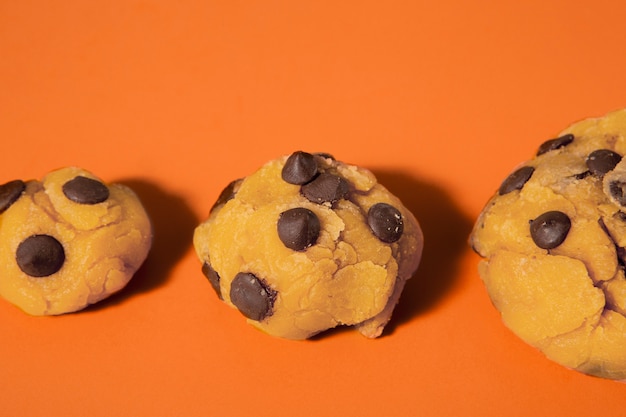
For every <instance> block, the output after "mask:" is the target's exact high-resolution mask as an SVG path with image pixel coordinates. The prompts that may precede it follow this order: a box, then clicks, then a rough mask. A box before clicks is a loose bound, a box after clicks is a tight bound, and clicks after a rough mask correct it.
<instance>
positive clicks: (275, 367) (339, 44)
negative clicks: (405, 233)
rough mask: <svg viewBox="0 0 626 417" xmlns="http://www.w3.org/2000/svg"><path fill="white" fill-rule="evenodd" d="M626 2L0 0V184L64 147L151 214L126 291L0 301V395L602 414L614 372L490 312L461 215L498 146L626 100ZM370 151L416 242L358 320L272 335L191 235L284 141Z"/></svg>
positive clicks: (448, 412)
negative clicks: (21, 303)
mask: <svg viewBox="0 0 626 417" xmlns="http://www.w3.org/2000/svg"><path fill="white" fill-rule="evenodd" d="M625 18H626V3H625V2H624V1H623V0H594V1H592V2H590V1H571V0H568V1H565V0H562V1H545V0H530V1H500V2H498V1H487V0H477V1H473V2H466V1H460V0H437V1H434V0H418V1H231V0H228V1H227V0H224V1H176V2H174V1H172V2H167V1H153V0H143V1H137V0H130V1H121V0H110V1H93V2H92V1H68V0H66V1H55V2H52V1H51V2H46V1H34V0H1V1H0V138H1V141H2V142H1V143H2V152H0V163H1V166H2V168H1V169H0V183H4V182H6V181H9V180H12V179H15V178H21V179H31V178H41V177H42V176H43V175H44V174H45V173H46V172H48V171H50V170H51V169H54V168H57V167H60V166H65V165H78V166H81V167H83V168H86V169H88V170H90V171H92V172H94V173H95V174H96V175H98V176H100V177H101V178H103V179H105V180H107V181H114V182H124V183H127V184H129V185H131V186H133V187H134V189H135V190H136V191H137V193H138V194H139V195H140V197H141V198H142V200H143V202H144V204H145V206H146V208H147V210H148V211H149V212H150V214H151V216H152V219H153V222H154V226H155V240H154V245H153V250H152V252H151V255H150V257H149V258H148V260H147V262H146V263H145V265H144V266H143V267H142V269H141V270H140V271H139V272H138V274H137V275H136V276H135V278H134V279H133V281H131V283H130V284H129V286H128V287H127V288H126V289H125V290H124V291H123V292H121V293H119V294H117V295H115V296H114V297H112V298H110V299H109V300H107V301H105V302H102V303H101V304H99V305H97V306H94V307H91V308H88V309H87V310H85V311H83V312H81V313H79V314H69V315H65V316H61V317H47V318H46V317H44V318H35V317H29V316H27V315H25V314H24V313H22V312H21V311H20V310H18V309H17V308H15V307H13V306H12V305H10V304H8V303H7V302H4V301H0V323H2V325H1V331H2V342H0V409H1V411H2V413H1V414H2V415H5V416H43V415H45V416H50V417H56V416H85V415H88V416H90V417H96V416H191V417H193V416H218V415H220V416H222V415H224V416H226V415H252V416H322V415H324V416H327V415H331V416H332V415H340V416H417V415H422V416H491V415H493V416H529V415H549V416H554V415H558V416H589V415H597V414H598V413H600V414H601V415H602V416H603V417H609V416H623V415H624V412H625V411H624V410H625V409H626V385H625V384H620V383H617V382H612V381H605V380H600V379H597V378H592V377H588V376H584V375H581V374H578V373H576V372H573V371H570V370H568V369H565V368H563V367H560V366H559V365H556V364H554V363H552V362H550V361H548V360H547V359H545V358H544V357H543V356H542V355H541V354H540V353H538V352H537V351H535V350H534V349H533V348H531V347H529V346H527V345H525V344H524V343H523V342H521V341H520V340H519V339H518V338H516V337H515V336H514V335H512V333H511V332H509V331H508V330H507V329H506V328H505V327H504V326H503V325H502V323H501V321H500V318H499V316H498V314H497V312H496V311H495V310H494V308H493V307H492V305H491V303H490V301H489V299H488V297H487V296H486V293H485V291H484V289H483V287H482V283H481V282H480V279H479V277H478V274H477V272H476V264H477V262H478V257H477V256H476V255H474V254H473V253H472V251H471V250H470V249H469V248H468V247H467V243H466V242H467V236H468V234H469V231H470V228H471V225H472V222H473V220H474V219H475V218H476V216H477V215H478V213H479V211H480V210H481V208H482V205H483V204H484V203H485V202H486V200H487V199H488V198H489V196H490V195H491V193H492V192H493V191H494V190H495V189H496V188H497V186H498V185H499V184H500V182H501V181H502V180H503V179H504V177H505V176H506V175H507V174H508V173H509V172H510V171H511V170H512V169H513V167H515V166H516V165H517V164H518V163H520V162H522V161H523V160H525V159H527V158H529V157H530V156H531V155H532V154H533V153H534V152H535V150H536V148H537V147H538V145H539V144H540V143H541V142H543V141H544V140H546V139H549V138H551V137H554V136H555V135H556V134H557V133H558V132H559V131H560V130H561V129H563V128H565V127H566V126H567V125H569V124H570V123H572V122H574V121H577V120H579V119H582V118H585V117H588V116H599V115H602V114H604V113H606V112H608V111H611V110H615V109H618V108H621V107H626V53H625V49H624V48H625V45H626V30H624V20H625ZM299 149H303V150H308V151H311V152H314V151H315V152H316V151H324V152H329V153H331V154H333V155H335V157H337V158H338V159H341V160H344V161H346V162H351V163H356V164H359V165H362V166H366V167H368V168H370V169H372V170H373V171H374V172H375V173H376V174H378V175H379V178H380V180H381V182H383V183H384V184H386V185H387V186H388V188H390V189H391V190H392V191H393V192H395V193H396V194H397V195H399V196H400V197H401V198H402V199H403V200H404V201H405V202H406V205H407V206H409V208H410V209H412V210H413V211H414V213H415V214H416V215H417V217H418V218H419V219H420V220H421V222H422V225H423V228H424V233H425V237H426V248H425V252H424V261H423V263H422V265H421V267H420V270H419V271H418V273H417V274H416V275H415V277H414V278H413V279H412V280H411V281H410V283H409V285H408V287H407V289H406V292H405V293H404V295H403V297H402V299H401V303H400V305H399V307H398V309H397V311H396V315H395V316H394V319H393V321H392V323H391V325H390V328H389V329H388V331H387V332H386V335H385V336H384V337H382V338H380V339H378V340H367V339H365V338H363V337H362V336H360V335H359V334H358V333H356V332H351V331H334V332H330V333H329V334H327V335H325V336H323V337H318V338H315V340H311V341H305V342H293V341H286V340H280V339H275V338H272V337H269V336H267V335H264V334H262V333H260V332H259V331H257V330H254V329H253V328H252V327H250V326H248V325H247V324H245V322H244V320H243V318H242V316H241V314H240V313H238V312H237V311H235V310H232V309H230V308H228V307H226V306H225V305H224V304H222V303H221V302H220V301H219V300H218V299H217V297H215V294H214V293H213V291H212V290H211V289H210V286H209V284H208V283H207V282H206V280H205V279H204V277H203V276H202V274H201V273H200V263H199V261H198V260H197V259H196V257H195V254H194V253H193V248H192V246H191V235H192V232H193V228H194V227H195V226H196V225H197V224H198V223H199V222H200V221H202V220H203V219H204V218H205V216H206V215H207V213H208V209H209V207H210V206H211V204H212V203H213V201H214V200H215V199H216V197H217V195H218V193H219V192H220V191H221V189H222V188H223V187H224V186H225V185H226V184H227V183H228V182H229V181H231V180H232V179H234V178H237V177H241V176H243V175H248V174H250V173H252V172H253V171H254V170H256V169H257V168H258V167H259V166H260V165H261V164H263V163H264V162H265V161H267V160H269V159H272V158H275V157H277V156H279V155H282V154H286V153H290V152H292V151H294V150H299Z"/></svg>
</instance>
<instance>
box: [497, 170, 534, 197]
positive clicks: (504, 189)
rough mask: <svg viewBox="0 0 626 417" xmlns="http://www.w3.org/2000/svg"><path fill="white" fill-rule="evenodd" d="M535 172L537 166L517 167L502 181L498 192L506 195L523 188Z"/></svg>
mask: <svg viewBox="0 0 626 417" xmlns="http://www.w3.org/2000/svg"><path fill="white" fill-rule="evenodd" d="M533 172H535V168H534V167H531V166H524V167H521V168H519V169H516V170H515V171H513V172H512V173H511V174H510V175H509V176H508V177H506V179H505V180H504V181H503V182H502V184H501V185H500V188H499V189H498V194H500V195H504V194H508V193H510V192H512V191H515V190H521V189H522V187H524V184H526V183H527V182H528V180H529V179H530V177H531V176H532V175H533Z"/></svg>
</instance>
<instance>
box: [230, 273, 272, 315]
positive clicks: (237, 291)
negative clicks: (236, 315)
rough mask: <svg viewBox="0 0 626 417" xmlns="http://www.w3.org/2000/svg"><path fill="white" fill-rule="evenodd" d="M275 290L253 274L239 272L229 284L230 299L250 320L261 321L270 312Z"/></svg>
mask: <svg viewBox="0 0 626 417" xmlns="http://www.w3.org/2000/svg"><path fill="white" fill-rule="evenodd" d="M275 299H276V291H274V290H272V289H271V288H270V287H269V286H268V285H267V284H266V283H265V282H263V281H262V280H260V279H259V278H257V277H256V276H255V275H254V274H251V273H248V272H240V273H238V274H237V275H235V278H234V279H233V282H232V283H231V284H230V301H231V302H232V303H233V304H234V305H235V306H236V307H237V308H238V309H239V311H240V312H241V313H242V314H243V315H244V316H246V317H247V318H249V319H251V320H256V321H261V320H263V319H264V318H265V317H267V316H270V315H271V314H272V308H273V307H274V300H275Z"/></svg>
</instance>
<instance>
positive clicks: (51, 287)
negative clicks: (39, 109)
mask: <svg viewBox="0 0 626 417" xmlns="http://www.w3.org/2000/svg"><path fill="white" fill-rule="evenodd" d="M151 243H152V228H151V225H150V221H149V219H148V216H147V214H146V212H145V210H144V208H143V206H142V205H141V203H140V201H139V199H138V198H137V196H136V195H135V194H134V193H133V191H132V190H130V189H129V188H128V187H125V186H123V185H120V184H110V185H107V184H105V183H104V182H102V181H101V180H100V179H99V178H97V177H95V176H94V175H93V174H91V173H90V172H87V171H85V170H83V169H80V168H76V167H68V168H63V169H59V170H56V171H53V172H51V173H49V174H48V175H46V176H45V177H44V178H43V180H42V181H34V180H33V181H26V182H24V181H21V180H15V181H10V182H8V183H6V184H3V185H0V296H2V297H3V298H4V299H6V300H7V301H9V302H11V303H13V304H14V305H16V306H17V307H19V308H21V309H22V310H24V311H25V312H26V313H29V314H31V315H37V316H42V315H57V314H63V313H69V312H73V311H78V310H81V309H83V308H84V307H86V306H87V305H89V304H93V303H96V302H98V301H100V300H102V299H104V298H106V297H108V296H109V295H111V294H113V293H114V292H116V291H119V290H120V289H122V288H123V287H124V286H125V285H126V284H127V283H128V281H129V280H130V279H131V277H132V276H133V274H134V273H135V271H136V270H137V269H138V268H139V267H140V266H141V264H142V263H143V261H144V260H145V258H146V256H147V254H148V251H149V250H150V246H151Z"/></svg>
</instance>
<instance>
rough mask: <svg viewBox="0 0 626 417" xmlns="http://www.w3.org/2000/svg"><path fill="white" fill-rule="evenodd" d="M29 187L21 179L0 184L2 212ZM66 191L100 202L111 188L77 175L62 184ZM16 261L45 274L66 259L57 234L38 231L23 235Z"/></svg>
mask: <svg viewBox="0 0 626 417" xmlns="http://www.w3.org/2000/svg"><path fill="white" fill-rule="evenodd" d="M25 190H26V183H24V181H21V180H14V181H10V182H8V183H6V184H3V185H0V213H3V212H4V211H6V210H7V209H8V208H9V207H10V206H11V205H12V204H13V203H15V202H16V201H17V200H18V199H19V198H20V196H21V195H22V194H23V193H24V191H25ZM62 190H63V194H64V195H65V197H67V198H68V199H69V200H71V201H73V202H75V203H78V204H98V203H101V202H103V201H106V200H107V199H108V198H109V189H108V188H107V186H106V185H105V184H103V183H101V182H100V181H97V180H94V179H91V178H87V177H84V176H77V177H75V178H73V179H71V180H69V181H67V182H66V183H65V184H63V187H62ZM15 261H16V262H17V265H18V266H19V268H20V269H21V270H22V272H24V273H25V274H27V275H29V276H31V277H34V278H42V277H47V276H50V275H52V274H54V273H56V272H57V271H59V270H60V269H61V267H62V266H63V263H64V262H65V250H64V249H63V245H62V244H61V242H59V241H58V240H57V239H56V238H55V237H53V236H50V235H46V234H35V235H32V236H29V237H27V238H26V239H24V240H23V241H22V242H21V243H20V244H19V245H18V247H17V250H16V252H15Z"/></svg>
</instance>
